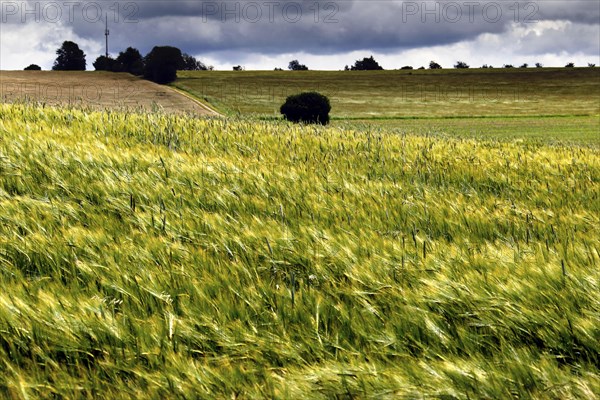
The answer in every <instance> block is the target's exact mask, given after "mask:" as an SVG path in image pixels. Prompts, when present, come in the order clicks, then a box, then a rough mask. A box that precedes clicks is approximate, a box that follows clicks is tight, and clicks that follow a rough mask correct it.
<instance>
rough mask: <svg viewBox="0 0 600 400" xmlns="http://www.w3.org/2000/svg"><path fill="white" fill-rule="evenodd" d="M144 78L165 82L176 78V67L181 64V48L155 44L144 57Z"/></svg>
mask: <svg viewBox="0 0 600 400" xmlns="http://www.w3.org/2000/svg"><path fill="white" fill-rule="evenodd" d="M144 64H145V68H144V78H146V79H148V80H151V81H153V82H156V83H160V84H165V83H170V82H173V81H174V80H175V79H177V69H178V68H180V67H181V66H182V65H183V57H182V55H181V50H179V49H178V48H177V47H171V46H155V47H154V48H153V49H152V51H151V52H150V53H148V55H146V57H145V58H144Z"/></svg>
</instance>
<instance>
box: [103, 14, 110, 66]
mask: <svg viewBox="0 0 600 400" xmlns="http://www.w3.org/2000/svg"><path fill="white" fill-rule="evenodd" d="M108 35H110V32H109V30H108V14H107V15H106V24H105V25H104V36H106V58H108Z"/></svg>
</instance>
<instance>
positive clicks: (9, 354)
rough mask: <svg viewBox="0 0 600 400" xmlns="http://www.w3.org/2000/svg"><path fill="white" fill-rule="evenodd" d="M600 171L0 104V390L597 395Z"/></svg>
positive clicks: (465, 144) (301, 132)
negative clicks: (599, 184) (599, 183)
mask: <svg viewBox="0 0 600 400" xmlns="http://www.w3.org/2000/svg"><path fill="white" fill-rule="evenodd" d="M599 180H600V156H599V155H598V152H597V149H596V148H595V147H590V146H576V145H561V144H556V143H555V144H553V145H545V144H543V143H538V142H535V141H527V140H525V141H512V142H511V141H504V142H495V141H490V140H487V141H479V140H475V139H469V138H448V137H443V136H438V135H419V134H398V133H387V132H386V131H385V130H384V129H378V130H376V131H373V130H350V129H345V130H344V129H340V128H335V127H332V128H323V127H315V126H309V127H303V126H293V125H288V124H284V123H275V122H266V121H263V122H256V121H246V120H224V119H212V120H211V119H208V120H202V119H188V118H184V117H180V116H163V115H139V114H123V113H115V112H108V113H93V112H86V111H77V110H57V109H51V108H35V107H30V106H24V105H19V106H14V105H13V106H8V105H0V220H1V223H0V397H15V398H27V397H30V398H31V397H52V396H58V397H61V396H64V397H68V398H74V397H105V398H132V397H137V398H142V397H143V398H159V397H186V398H215V397H216V398H236V397H239V398H271V397H273V398H333V397H338V398H399V397H400V398H421V397H445V398H459V399H463V398H464V399H466V398H507V397H512V396H515V397H520V398H561V399H564V398H594V397H595V396H598V394H599V393H600V355H599V354H600V342H599V340H598V338H600V272H599V263H600V240H599V239H598V238H599V237H600V220H599V217H598V216H599V213H600V201H599V200H600V199H599V186H598V182H599Z"/></svg>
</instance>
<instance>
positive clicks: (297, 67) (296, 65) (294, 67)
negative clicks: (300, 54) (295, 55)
mask: <svg viewBox="0 0 600 400" xmlns="http://www.w3.org/2000/svg"><path fill="white" fill-rule="evenodd" d="M288 69H289V70H290V71H308V67H307V66H306V65H304V64H300V62H299V61H298V60H292V61H290V63H289V64H288Z"/></svg>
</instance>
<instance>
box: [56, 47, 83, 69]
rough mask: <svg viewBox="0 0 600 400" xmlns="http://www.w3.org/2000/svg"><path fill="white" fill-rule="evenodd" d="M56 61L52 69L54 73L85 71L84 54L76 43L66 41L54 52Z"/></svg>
mask: <svg viewBox="0 0 600 400" xmlns="http://www.w3.org/2000/svg"><path fill="white" fill-rule="evenodd" d="M56 55H57V57H56V61H54V66H53V67H52V69H53V70H55V71H85V66H86V62H85V53H84V52H83V50H81V49H80V48H79V45H78V44H77V43H74V42H71V41H69V40H66V41H64V42H63V44H62V46H61V47H60V48H59V49H58V50H56Z"/></svg>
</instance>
